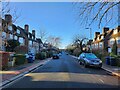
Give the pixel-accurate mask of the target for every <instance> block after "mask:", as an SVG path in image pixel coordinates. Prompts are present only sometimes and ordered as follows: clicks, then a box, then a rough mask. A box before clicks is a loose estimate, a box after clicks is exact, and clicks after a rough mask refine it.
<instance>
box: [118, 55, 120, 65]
mask: <svg viewBox="0 0 120 90" xmlns="http://www.w3.org/2000/svg"><path fill="white" fill-rule="evenodd" d="M117 66H118V67H120V55H119V56H117Z"/></svg>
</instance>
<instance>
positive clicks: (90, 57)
mask: <svg viewBox="0 0 120 90" xmlns="http://www.w3.org/2000/svg"><path fill="white" fill-rule="evenodd" d="M85 57H86V58H88V59H96V58H97V57H96V56H95V55H94V54H92V53H91V54H85Z"/></svg>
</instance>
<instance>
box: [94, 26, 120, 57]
mask: <svg viewBox="0 0 120 90" xmlns="http://www.w3.org/2000/svg"><path fill="white" fill-rule="evenodd" d="M115 40H116V41H117V47H118V48H117V54H119V55H120V26H118V27H117V28H116V29H112V30H109V28H108V27H104V28H103V30H102V34H100V32H95V38H94V39H93V42H92V50H93V51H99V52H101V53H105V52H108V48H112V46H113V44H114V41H115Z"/></svg>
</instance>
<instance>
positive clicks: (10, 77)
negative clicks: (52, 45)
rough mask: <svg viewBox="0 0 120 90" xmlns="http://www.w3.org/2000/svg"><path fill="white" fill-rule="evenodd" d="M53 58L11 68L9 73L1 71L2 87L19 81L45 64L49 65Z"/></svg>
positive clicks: (0, 85) (0, 84)
mask: <svg viewBox="0 0 120 90" xmlns="http://www.w3.org/2000/svg"><path fill="white" fill-rule="evenodd" d="M49 60H51V58H48V59H45V60H35V61H34V63H26V64H24V65H19V66H17V67H11V68H10V69H9V70H7V71H0V80H1V83H0V87H3V86H5V85H7V84H8V83H10V82H13V81H15V80H17V79H18V78H20V77H22V76H24V75H25V74H27V73H29V72H31V71H33V70H35V69H37V68H38V67H40V66H42V65H43V64H45V63H47V62H48V61H49Z"/></svg>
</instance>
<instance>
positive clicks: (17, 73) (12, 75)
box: [0, 56, 120, 88]
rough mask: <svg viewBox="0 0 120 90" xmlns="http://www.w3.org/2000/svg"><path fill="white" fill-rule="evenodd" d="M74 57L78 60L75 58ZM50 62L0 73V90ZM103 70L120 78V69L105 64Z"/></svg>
mask: <svg viewBox="0 0 120 90" xmlns="http://www.w3.org/2000/svg"><path fill="white" fill-rule="evenodd" d="M72 57H73V58H76V59H77V57H75V56H72ZM50 60H51V58H48V59H45V60H35V61H34V62H33V63H26V64H24V65H20V66H17V67H13V68H11V69H10V70H7V71H0V80H1V82H0V88H2V87H4V86H6V85H7V84H9V83H11V82H13V81H15V80H17V79H19V78H20V77H23V76H24V75H25V74H27V73H29V72H32V71H33V70H35V69H37V68H39V67H40V66H42V65H44V64H45V63H47V62H48V61H50ZM102 69H104V70H106V71H107V72H108V74H111V75H113V76H118V77H120V67H117V66H110V65H106V64H105V63H103V66H102Z"/></svg>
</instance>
